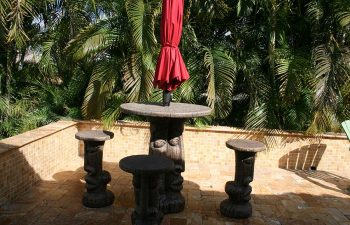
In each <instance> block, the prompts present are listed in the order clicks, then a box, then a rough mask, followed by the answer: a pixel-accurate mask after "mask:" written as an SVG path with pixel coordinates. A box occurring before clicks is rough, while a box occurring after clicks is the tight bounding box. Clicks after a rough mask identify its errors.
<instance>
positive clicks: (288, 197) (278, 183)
mask: <svg viewBox="0 0 350 225" xmlns="http://www.w3.org/2000/svg"><path fill="white" fill-rule="evenodd" d="M68 169H71V168H68ZM104 169H106V170H108V171H110V172H111V174H112V182H111V183H110V186H109V187H108V188H109V189H110V190H112V191H113V192H114V194H115V196H116V201H115V203H114V204H113V205H112V206H110V207H106V208H103V209H88V208H85V207H83V206H82V204H81V197H82V194H83V192H84V182H83V177H84V175H85V172H84V171H83V169H82V167H80V168H79V167H76V168H74V169H73V168H72V171H62V172H59V173H56V174H54V175H53V178H54V179H53V180H52V181H42V182H40V183H39V184H38V185H37V186H35V187H34V188H33V189H32V190H30V191H29V192H28V193H27V194H25V195H23V196H22V197H20V198H18V199H17V200H15V201H13V202H12V203H10V204H7V205H4V206H3V207H2V208H1V209H0V224H1V225H44V224H45V225H48V224H51V225H56V224H57V225H65V224H67V225H68V224H69V225H106V224H108V225H118V224H127V225H129V224H131V221H130V213H131V212H132V210H133V209H132V207H133V206H134V195H133V188H132V184H131V182H132V176H131V175H130V174H127V173H124V172H123V171H121V170H120V169H119V166H118V164H117V163H108V162H104ZM203 171H205V173H203ZM230 174H232V176H231V175H230ZM233 174H234V172H233V171H230V170H228V169H225V168H224V167H211V166H205V165H199V164H191V165H188V166H187V171H186V172H185V173H184V178H185V182H184V190H183V194H184V196H185V198H186V209H185V211H184V212H182V213H179V214H173V215H167V216H165V217H164V220H163V225H185V224H190V225H197V224H213V225H217V224H218V225H229V224H257V225H259V224H275V225H276V224H283V225H287V224H293V225H295V224H297V225H298V224H308V225H309V224H315V225H316V224H317V225H322V224H326V225H331V224H349V223H350V204H349V201H350V196H349V195H348V194H346V191H345V190H344V189H342V187H343V186H336V187H334V189H336V190H333V189H328V188H325V187H323V186H319V185H315V183H314V182H311V181H309V180H305V179H300V176H298V175H296V174H295V173H293V172H290V171H287V170H281V169H265V168H264V169H258V168H256V174H255V180H254V181H253V183H252V186H253V193H254V194H253V195H252V204H253V217H252V218H250V219H247V220H234V219H227V218H224V217H222V216H221V215H220V213H219V210H218V208H219V204H220V202H221V201H222V200H224V199H225V198H226V194H225V193H224V192H223V190H224V185H225V182H226V181H228V180H231V179H232V177H233ZM336 179H340V178H339V176H330V177H328V178H327V180H329V182H336V181H335V180H336ZM343 182H344V185H345V184H347V185H350V182H349V180H348V179H344V180H343Z"/></svg>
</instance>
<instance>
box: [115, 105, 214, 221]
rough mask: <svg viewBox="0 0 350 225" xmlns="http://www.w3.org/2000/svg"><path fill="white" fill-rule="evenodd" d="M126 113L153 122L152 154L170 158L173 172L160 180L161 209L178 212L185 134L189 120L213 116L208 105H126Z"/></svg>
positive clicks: (182, 204) (181, 199)
mask: <svg viewBox="0 0 350 225" xmlns="http://www.w3.org/2000/svg"><path fill="white" fill-rule="evenodd" d="M121 109H122V111H123V112H124V113H129V114H135V115H141V116H146V117H147V118H148V119H149V120H150V123H151V126H150V130H151V138H150V145H149V154H150V155H164V156H166V157H168V158H169V159H171V160H172V161H173V162H174V164H175V167H174V170H172V171H170V172H168V173H165V174H162V175H161V177H160V198H159V208H160V209H161V211H162V212H163V213H166V214H167V213H179V212H181V211H183V210H184V208H185V198H184V197H183V196H182V194H181V191H182V189H183V180H184V179H183V177H182V176H181V173H182V172H184V171H185V159H184V155H185V153H184V145H183V136H182V134H183V131H184V123H185V119H186V118H193V117H201V116H207V115H210V114H211V111H212V110H211V109H210V108H209V107H207V106H202V105H193V104H186V103H176V102H170V106H163V105H162V103H127V104H123V105H121Z"/></svg>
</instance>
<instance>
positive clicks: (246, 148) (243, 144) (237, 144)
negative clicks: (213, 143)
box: [226, 139, 266, 152]
mask: <svg viewBox="0 0 350 225" xmlns="http://www.w3.org/2000/svg"><path fill="white" fill-rule="evenodd" d="M226 146H227V147H228V148H230V149H233V150H237V151H242V152H261V151H264V150H265V149H266V147H265V145H264V144H263V143H261V142H259V141H252V140H244V139H230V140H228V141H227V142H226Z"/></svg>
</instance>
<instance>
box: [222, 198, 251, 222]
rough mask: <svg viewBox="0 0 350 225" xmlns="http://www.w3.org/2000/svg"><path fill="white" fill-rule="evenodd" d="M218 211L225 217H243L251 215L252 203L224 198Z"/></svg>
mask: <svg viewBox="0 0 350 225" xmlns="http://www.w3.org/2000/svg"><path fill="white" fill-rule="evenodd" d="M220 212H221V214H222V215H224V216H226V217H230V218H237V219H244V218H248V217H251V216H252V205H251V204H250V202H246V203H234V202H232V201H231V200H230V199H226V200H224V201H222V202H221V204H220Z"/></svg>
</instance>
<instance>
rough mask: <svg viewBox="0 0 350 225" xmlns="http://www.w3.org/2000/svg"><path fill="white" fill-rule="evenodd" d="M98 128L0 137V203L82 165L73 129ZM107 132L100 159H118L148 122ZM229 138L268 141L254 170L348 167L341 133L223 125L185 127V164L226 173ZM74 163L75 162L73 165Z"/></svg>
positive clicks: (134, 147) (141, 148)
mask: <svg viewBox="0 0 350 225" xmlns="http://www.w3.org/2000/svg"><path fill="white" fill-rule="evenodd" d="M90 129H101V126H100V124H99V123H94V122H86V121H81V122H72V121H60V122H57V123H52V124H49V125H47V126H44V127H41V128H39V129H36V130H32V131H30V132H26V133H24V134H20V135H17V136H14V137H11V138H7V139H4V140H1V141H0V205H2V204H4V203H6V202H7V201H10V200H13V199H15V198H16V197H18V196H20V195H21V194H22V193H23V192H25V191H26V190H28V189H29V188H30V187H32V186H33V185H34V184H35V183H36V182H37V181H39V180H47V179H51V176H52V175H54V174H55V173H57V172H60V171H62V170H67V168H68V167H67V165H69V164H70V163H73V162H76V163H78V167H80V166H82V165H81V164H82V161H81V157H79V155H82V153H83V144H82V142H78V141H77V140H76V139H75V137H74V135H75V133H76V132H78V131H82V130H90ZM110 130H111V131H113V132H114V134H115V137H114V139H113V140H111V141H107V142H106V144H105V148H104V160H105V161H110V162H119V160H120V159H121V158H123V157H125V156H128V155H135V154H147V153H148V142H149V138H150V135H149V126H148V124H147V123H136V122H119V123H117V124H116V125H115V126H113V127H112V128H111V129H110ZM230 138H247V139H254V140H260V141H264V142H267V143H269V149H268V150H267V151H265V152H263V153H259V154H258V156H257V161H256V169H259V168H264V167H281V168H286V169H309V168H310V167H311V166H315V167H317V169H319V170H325V171H333V172H336V171H338V172H341V171H345V170H349V169H350V166H349V163H350V151H349V148H350V144H349V141H348V140H347V139H346V137H345V136H343V135H323V136H318V137H317V138H316V137H310V136H305V135H302V134H298V133H285V132H277V131H276V132H273V131H270V132H269V133H268V134H265V135H264V134H262V133H254V132H248V131H245V130H239V129H233V128H228V127H210V128H201V129H200V128H193V127H186V130H185V133H184V145H185V159H186V163H187V165H188V164H191V163H202V164H209V165H211V166H213V167H214V168H216V167H217V168H226V167H222V166H227V169H228V170H230V174H231V173H232V167H234V152H233V151H230V150H229V149H227V148H226V147H225V142H226V140H228V139H230ZM74 166H75V165H74Z"/></svg>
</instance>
